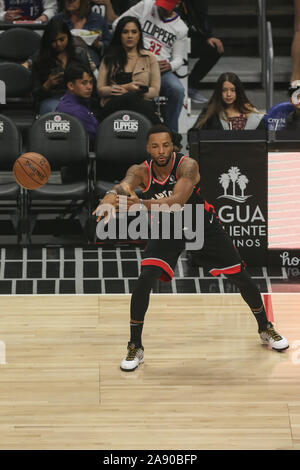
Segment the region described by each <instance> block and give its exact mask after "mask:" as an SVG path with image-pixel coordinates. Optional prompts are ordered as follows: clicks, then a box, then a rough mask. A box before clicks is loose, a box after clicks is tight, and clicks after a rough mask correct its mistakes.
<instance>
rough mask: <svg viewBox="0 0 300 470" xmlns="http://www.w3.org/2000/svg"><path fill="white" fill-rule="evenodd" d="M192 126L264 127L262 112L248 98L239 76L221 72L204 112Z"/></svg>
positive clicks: (207, 127)
mask: <svg viewBox="0 0 300 470" xmlns="http://www.w3.org/2000/svg"><path fill="white" fill-rule="evenodd" d="M194 127H196V128H197V127H198V128H200V129H207V130H250V129H257V128H259V129H264V128H265V124H264V114H263V113H260V112H259V111H258V110H257V109H256V108H255V107H254V106H253V104H252V103H251V102H250V101H249V100H248V98H247V96H246V93H245V91H244V88H243V85H242V83H241V81H240V79H239V77H238V76H237V75H236V74H234V73H231V72H226V73H222V75H220V77H219V78H218V81H217V84H216V88H215V91H214V93H213V95H212V97H211V98H210V100H209V102H208V107H207V109H206V110H205V112H202V113H201V114H200V116H199V117H198V119H197V121H196V124H195V125H194Z"/></svg>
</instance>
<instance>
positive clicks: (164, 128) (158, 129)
mask: <svg viewBox="0 0 300 470" xmlns="http://www.w3.org/2000/svg"><path fill="white" fill-rule="evenodd" d="M162 132H166V133H167V134H169V136H170V139H171V140H172V141H173V135H172V132H171V131H170V129H169V128H168V127H167V126H165V125H164V124H156V126H153V127H151V128H150V129H149V131H148V133H147V140H148V139H149V137H150V135H152V134H160V133H162Z"/></svg>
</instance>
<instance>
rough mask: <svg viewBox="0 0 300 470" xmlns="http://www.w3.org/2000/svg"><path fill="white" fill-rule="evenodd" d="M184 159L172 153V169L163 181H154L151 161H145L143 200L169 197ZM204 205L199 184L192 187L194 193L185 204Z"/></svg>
mask: <svg viewBox="0 0 300 470" xmlns="http://www.w3.org/2000/svg"><path fill="white" fill-rule="evenodd" d="M185 158H188V157H187V156H186V155H183V154H182V153H176V152H173V155H172V157H171V159H172V169H171V171H170V173H169V175H168V176H167V177H166V178H165V179H164V181H159V180H157V179H156V177H155V174H154V171H153V168H152V166H153V160H150V162H148V161H145V162H144V164H145V165H146V166H147V168H148V175H149V176H148V184H147V186H146V188H145V189H144V190H143V199H161V198H163V197H169V196H171V195H172V193H173V188H174V186H175V184H176V182H177V171H178V168H179V167H180V165H181V163H182V162H183V160H184V159H185ZM201 203H204V200H203V197H202V195H201V192H200V182H199V183H197V184H196V185H195V186H194V191H193V193H192V194H191V196H190V198H189V199H188V201H187V202H186V204H201Z"/></svg>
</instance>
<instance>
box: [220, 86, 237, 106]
mask: <svg viewBox="0 0 300 470" xmlns="http://www.w3.org/2000/svg"><path fill="white" fill-rule="evenodd" d="M222 99H223V101H224V103H225V104H227V105H230V104H233V103H234V102H235V100H236V90H235V86H234V84H233V83H231V82H224V83H223V86H222Z"/></svg>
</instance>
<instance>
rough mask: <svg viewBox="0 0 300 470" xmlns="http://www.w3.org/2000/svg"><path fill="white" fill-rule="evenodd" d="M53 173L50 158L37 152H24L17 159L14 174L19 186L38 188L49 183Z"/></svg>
mask: <svg viewBox="0 0 300 470" xmlns="http://www.w3.org/2000/svg"><path fill="white" fill-rule="evenodd" d="M50 174H51V168H50V165H49V162H48V160H47V159H46V158H45V157H44V156H43V155H41V154H39V153H35V152H28V153H23V155H20V157H19V158H18V159H17V160H16V161H15V163H14V167H13V175H14V178H15V180H16V182H17V183H18V185H19V186H22V187H23V188H25V189H38V188H41V187H42V186H43V185H44V184H45V183H47V181H48V179H49V177H50Z"/></svg>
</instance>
